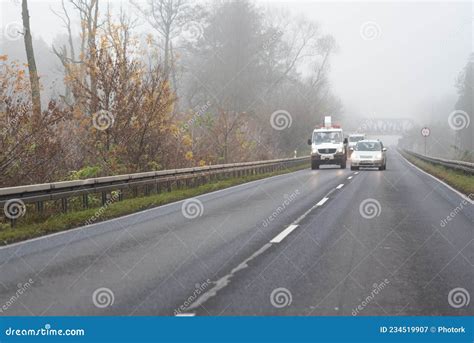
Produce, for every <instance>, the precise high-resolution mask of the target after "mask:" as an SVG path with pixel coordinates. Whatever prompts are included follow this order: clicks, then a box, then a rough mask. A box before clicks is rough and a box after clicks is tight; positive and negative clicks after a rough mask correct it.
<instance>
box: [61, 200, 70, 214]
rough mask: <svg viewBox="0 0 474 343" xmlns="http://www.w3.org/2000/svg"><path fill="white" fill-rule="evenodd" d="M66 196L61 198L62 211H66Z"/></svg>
mask: <svg viewBox="0 0 474 343" xmlns="http://www.w3.org/2000/svg"><path fill="white" fill-rule="evenodd" d="M67 205H68V204H67V198H61V209H62V211H63V212H67Z"/></svg>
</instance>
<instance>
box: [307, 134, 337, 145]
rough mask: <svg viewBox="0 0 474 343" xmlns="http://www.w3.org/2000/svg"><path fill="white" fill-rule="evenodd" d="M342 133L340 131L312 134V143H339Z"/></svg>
mask: <svg viewBox="0 0 474 343" xmlns="http://www.w3.org/2000/svg"><path fill="white" fill-rule="evenodd" d="M341 142H342V133H341V132H340V131H328V132H315V133H314V134H313V143H316V144H321V143H341Z"/></svg>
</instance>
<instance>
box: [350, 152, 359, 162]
mask: <svg viewBox="0 0 474 343" xmlns="http://www.w3.org/2000/svg"><path fill="white" fill-rule="evenodd" d="M351 160H353V161H358V160H359V156H357V154H354V153H353V154H352V156H351Z"/></svg>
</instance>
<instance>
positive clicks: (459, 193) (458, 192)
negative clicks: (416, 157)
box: [395, 150, 474, 205]
mask: <svg viewBox="0 0 474 343" xmlns="http://www.w3.org/2000/svg"><path fill="white" fill-rule="evenodd" d="M395 151H396V152H397V154H399V155H400V157H401V158H402V160H403V161H405V162H406V163H408V164H409V165H411V166H412V167H413V168H416V169H418V170H419V171H421V172H422V173H423V174H426V175H428V176H429V177H431V178H432V179H435V180H436V181H438V182H439V183H441V184H443V185H445V186H446V187H448V188H449V189H450V190H452V191H453V192H454V193H456V194H457V195H459V196H460V197H461V198H463V199H464V200H466V201H468V202H470V203H471V204H473V205H474V201H473V200H471V199H470V198H469V197H468V196H466V195H464V194H462V193H461V192H460V191H458V190H457V189H455V188H453V187H451V186H450V185H448V184H447V183H446V182H444V181H441V180H440V179H438V178H437V177H435V176H433V175H431V174H430V173H428V172H425V171H424V170H423V169H421V168H419V167H417V166H415V165H414V164H413V163H411V162H410V161H408V160H407V159H406V158H405V157H404V156H403V155H402V154H400V153H399V152H398V151H397V150H395Z"/></svg>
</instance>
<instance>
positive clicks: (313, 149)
mask: <svg viewBox="0 0 474 343" xmlns="http://www.w3.org/2000/svg"><path fill="white" fill-rule="evenodd" d="M311 153H312V154H313V155H317V154H318V149H317V148H316V147H312V148H311Z"/></svg>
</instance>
